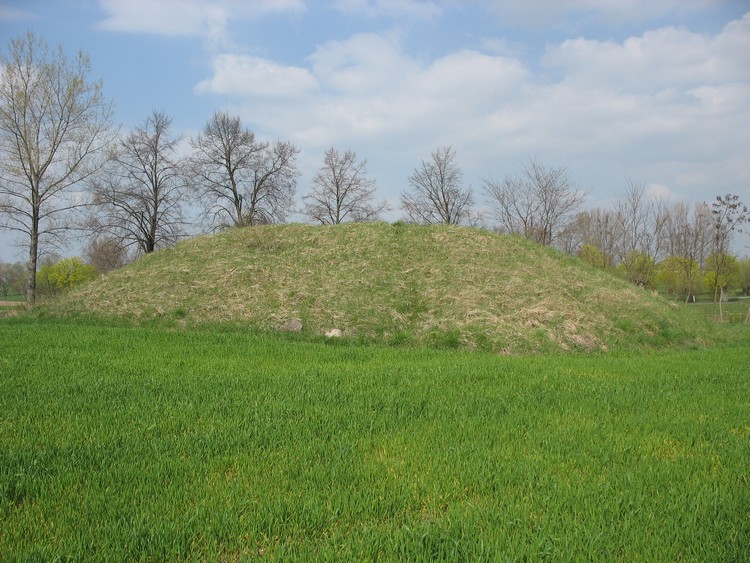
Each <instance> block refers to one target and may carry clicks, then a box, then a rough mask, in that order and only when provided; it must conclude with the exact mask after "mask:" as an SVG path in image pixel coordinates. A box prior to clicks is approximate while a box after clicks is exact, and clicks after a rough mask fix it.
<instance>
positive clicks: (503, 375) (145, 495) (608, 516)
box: [0, 317, 750, 561]
mask: <svg viewBox="0 0 750 563" xmlns="http://www.w3.org/2000/svg"><path fill="white" fill-rule="evenodd" d="M740 328H742V327H738V326H735V327H728V330H732V331H734V332H732V333H731V334H732V335H733V339H734V344H728V345H725V346H723V347H721V348H708V349H702V350H690V351H684V350H682V351H677V350H673V351H665V352H649V353H646V354H636V353H623V354H611V353H610V354H588V355H542V356H531V357H504V356H498V355H491V354H485V353H477V352H474V353H468V352H456V351H440V350H426V349H399V348H388V347H378V346H355V345H353V344H351V343H345V342H340V341H336V342H330V343H325V342H311V341H309V340H308V341H303V340H301V339H298V338H297V337H294V336H287V337H284V336H272V335H257V334H256V335H249V334H247V333H243V332H241V331H238V330H235V329H218V328H216V329H214V330H210V331H209V330H198V329H183V330H178V331H175V330H170V329H164V328H154V327H151V328H148V327H128V326H106V325H104V324H97V323H86V322H82V321H81V322H66V321H54V320H38V319H37V320H34V319H30V318H28V317H20V318H12V319H3V320H0V341H1V342H2V343H3V344H2V353H0V560H30V559H31V560H34V559H37V560H50V559H57V558H73V559H101V558H106V559H113V560H118V559H126V560H134V559H138V560H165V559H172V560H173V559H190V560H201V559H207V560H217V559H224V560H230V561H231V560H238V559H255V558H258V557H260V556H261V555H262V557H263V559H271V560H273V559H284V560H298V561H303V560H308V561H309V560H327V561H333V560H362V559H381V560H388V561H389V560H396V559H400V560H409V561H427V560H472V561H475V560H487V561H496V560H501V559H505V558H507V559H511V560H513V559H522V558H527V559H551V560H580V559H593V560H607V559H608V560H611V559H617V560H623V561H633V560H669V561H674V560H681V561H706V560H720V561H730V560H741V559H744V558H746V557H747V554H748V552H747V546H748V545H750V516H749V515H750V483H749V479H750V477H749V476H748V471H747V467H748V465H749V464H750V409H748V404H749V402H750V375H749V374H748V370H747V366H748V365H750V352H749V350H750V348H749V347H748V344H750V337H748V332H747V331H742V330H739V329H740Z"/></svg>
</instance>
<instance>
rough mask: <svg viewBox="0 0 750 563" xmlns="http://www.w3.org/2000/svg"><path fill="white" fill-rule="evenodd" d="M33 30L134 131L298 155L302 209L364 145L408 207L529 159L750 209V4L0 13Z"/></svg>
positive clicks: (104, 8)
mask: <svg viewBox="0 0 750 563" xmlns="http://www.w3.org/2000/svg"><path fill="white" fill-rule="evenodd" d="M27 30H33V31H34V32H35V33H37V34H38V35H40V36H42V37H43V38H44V39H46V40H47V41H48V42H49V43H50V44H51V45H57V44H61V45H62V46H63V47H64V48H65V49H66V50H69V51H71V52H73V51H75V50H77V49H82V50H84V51H86V52H87V53H88V54H89V55H90V56H91V60H92V64H93V74H92V77H93V78H97V79H98V78H101V79H102V81H103V83H104V88H105V91H106V93H107V95H108V96H109V97H111V98H112V99H113V101H114V104H115V110H116V119H117V122H118V123H119V124H121V125H122V126H123V128H124V129H125V130H127V128H129V127H132V126H133V125H135V124H137V123H139V122H141V121H142V120H143V119H145V118H146V116H147V115H148V114H149V113H150V112H151V111H152V110H154V109H157V110H162V111H165V112H167V113H168V114H170V115H172V116H173V117H174V127H175V130H176V132H179V133H182V134H183V135H185V137H186V138H189V137H190V136H192V135H194V134H195V133H197V131H198V130H199V129H200V128H201V127H202V126H203V125H204V124H205V122H206V120H207V119H208V118H209V117H210V115H211V113H212V112H213V111H214V110H217V109H227V110H229V111H232V112H235V113H237V114H239V115H240V116H241V117H242V119H243V122H244V123H245V125H247V126H248V127H250V128H251V129H253V130H254V131H255V132H256V134H257V135H258V136H259V137H261V138H267V139H273V138H281V139H283V140H291V141H293V142H294V143H296V144H297V145H298V146H299V147H300V148H301V154H300V158H299V165H300V168H301V170H302V172H303V176H302V177H301V178H300V180H299V184H298V194H299V195H300V196H302V195H304V194H305V193H306V192H307V191H308V189H309V187H310V181H311V179H312V177H313V175H314V173H315V170H316V169H317V168H318V167H319V166H320V164H321V162H322V158H323V153H324V152H325V150H326V149H327V148H329V147H336V148H338V149H341V150H345V149H347V148H351V149H352V150H354V151H356V152H357V154H358V156H359V157H360V158H366V159H367V160H368V165H369V176H370V177H371V178H373V179H375V180H376V181H377V185H378V195H379V197H381V198H387V199H388V200H390V201H391V202H392V205H393V207H395V208H397V207H398V197H399V194H400V192H401V191H402V190H403V189H405V188H406V187H407V185H408V183H407V178H408V176H409V175H410V174H411V172H412V171H413V170H414V168H416V167H417V166H418V165H419V162H420V160H421V159H423V158H428V157H429V155H430V153H431V151H432V150H434V149H435V148H436V147H438V146H443V145H452V146H453V147H454V148H455V149H456V153H457V161H458V165H459V166H460V167H461V169H462V170H463V172H464V178H465V182H466V183H467V184H470V185H471V186H472V187H473V188H474V190H475V193H476V195H477V199H478V200H479V203H481V196H480V191H481V190H480V188H481V183H482V179H483V178H486V177H489V176H493V177H495V178H502V177H503V176H505V175H507V174H515V173H516V172H517V171H518V169H519V167H520V166H521V164H522V163H523V161H524V160H526V159H527V158H528V157H535V158H537V159H538V160H540V161H541V162H543V163H545V164H547V165H550V166H566V167H567V168H568V171H569V174H570V176H571V177H572V178H573V179H574V180H575V182H576V183H577V184H578V186H579V187H580V188H581V189H583V190H585V191H586V192H587V193H588V197H587V202H586V205H587V207H595V206H607V205H609V204H611V202H612V198H613V197H614V196H615V195H616V194H618V193H622V192H623V190H624V189H625V186H626V181H627V179H628V178H630V179H632V180H634V181H636V182H643V183H645V184H646V185H647V189H648V191H649V192H650V193H652V194H654V195H657V196H662V197H669V198H670V199H671V200H672V201H688V202H695V201H709V202H710V201H713V199H714V198H715V196H716V195H717V194H724V193H736V194H739V195H740V197H741V199H742V200H743V201H744V202H745V203H748V204H750V150H749V147H750V54H748V53H750V2H749V1H737V0H726V1H722V0H611V1H607V2H603V1H601V0H527V1H525V2H511V1H505V0H476V1H457V0H339V1H330V2H325V1H312V0H246V1H242V0H210V1H199V0H48V1H42V0H0V45H1V46H2V49H3V50H5V48H6V47H7V44H8V42H9V40H10V39H11V38H14V37H18V36H20V35H22V34H23V33H25V32H26V31H27ZM398 216H399V212H398V210H395V211H394V212H393V214H392V217H391V218H397V217H398ZM0 237H1V238H0V258H2V259H4V260H15V259H18V258H19V255H18V253H17V250H16V249H14V248H12V247H11V245H10V239H9V238H8V236H7V234H0ZM743 241H744V242H742V246H741V247H740V248H739V249H738V250H739V252H740V253H742V254H750V248H748V245H750V238H748V237H745V238H744V239H743Z"/></svg>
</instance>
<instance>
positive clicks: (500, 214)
mask: <svg viewBox="0 0 750 563" xmlns="http://www.w3.org/2000/svg"><path fill="white" fill-rule="evenodd" d="M484 191H485V194H486V195H487V197H488V199H489V205H490V208H491V211H492V214H493V215H494V217H495V219H496V220H497V221H498V223H499V225H500V228H501V230H503V231H505V232H508V233H518V234H522V235H523V236H525V237H527V238H530V239H532V240H534V241H536V242H538V243H540V244H544V245H552V244H555V243H556V242H557V239H558V236H559V235H560V234H561V233H562V232H563V231H564V230H565V229H566V227H567V226H568V225H569V224H570V223H571V222H573V220H574V219H575V217H576V214H577V212H578V210H579V209H580V207H581V205H582V204H583V200H584V198H585V194H584V193H582V192H581V191H579V190H578V189H576V187H575V185H574V184H573V181H572V180H571V179H570V177H569V176H568V171H567V169H566V168H564V167H557V168H551V167H548V166H545V165H544V164H542V163H540V162H538V161H537V160H535V159H533V158H530V159H529V160H528V162H526V163H525V164H524V165H523V168H522V170H521V173H520V174H519V175H517V176H506V177H505V178H504V179H503V180H502V181H497V180H494V179H492V178H490V179H487V180H485V181H484Z"/></svg>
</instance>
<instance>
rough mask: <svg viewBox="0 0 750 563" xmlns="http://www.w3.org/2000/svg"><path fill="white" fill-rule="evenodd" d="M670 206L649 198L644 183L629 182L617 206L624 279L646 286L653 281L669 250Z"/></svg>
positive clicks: (664, 202)
mask: <svg viewBox="0 0 750 563" xmlns="http://www.w3.org/2000/svg"><path fill="white" fill-rule="evenodd" d="M669 215H670V213H669V206H668V205H667V202H666V201H664V200H660V199H655V198H649V197H648V194H647V193H646V184H645V182H635V181H633V180H631V179H628V180H627V189H626V190H625V193H624V194H623V195H622V196H621V197H620V198H619V199H618V200H617V202H616V203H615V216H616V217H617V219H618V221H619V231H620V245H619V250H618V254H619V258H620V265H621V266H622V269H623V271H624V272H625V276H626V277H627V278H628V279H630V280H631V281H633V282H635V283H638V284H639V285H644V284H643V280H653V279H654V277H655V274H656V263H657V262H658V261H659V260H660V259H661V258H664V252H665V250H666V249H667V248H668V225H669Z"/></svg>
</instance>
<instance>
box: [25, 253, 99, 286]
mask: <svg viewBox="0 0 750 563" xmlns="http://www.w3.org/2000/svg"><path fill="white" fill-rule="evenodd" d="M96 276H97V272H96V268H94V267H93V266H91V265H89V264H86V263H85V262H84V261H83V260H82V259H81V258H79V257H78V256H75V257H73V258H63V259H62V260H58V261H57V262H56V263H54V264H52V265H44V266H42V268H41V269H40V270H39V275H38V277H39V279H40V281H41V282H43V284H44V285H45V286H46V288H47V290H48V291H49V292H50V293H55V292H56V291H57V290H61V289H71V288H73V287H76V286H78V285H81V284H82V283H83V282H86V281H89V280H92V279H94V278H95V277H96Z"/></svg>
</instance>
